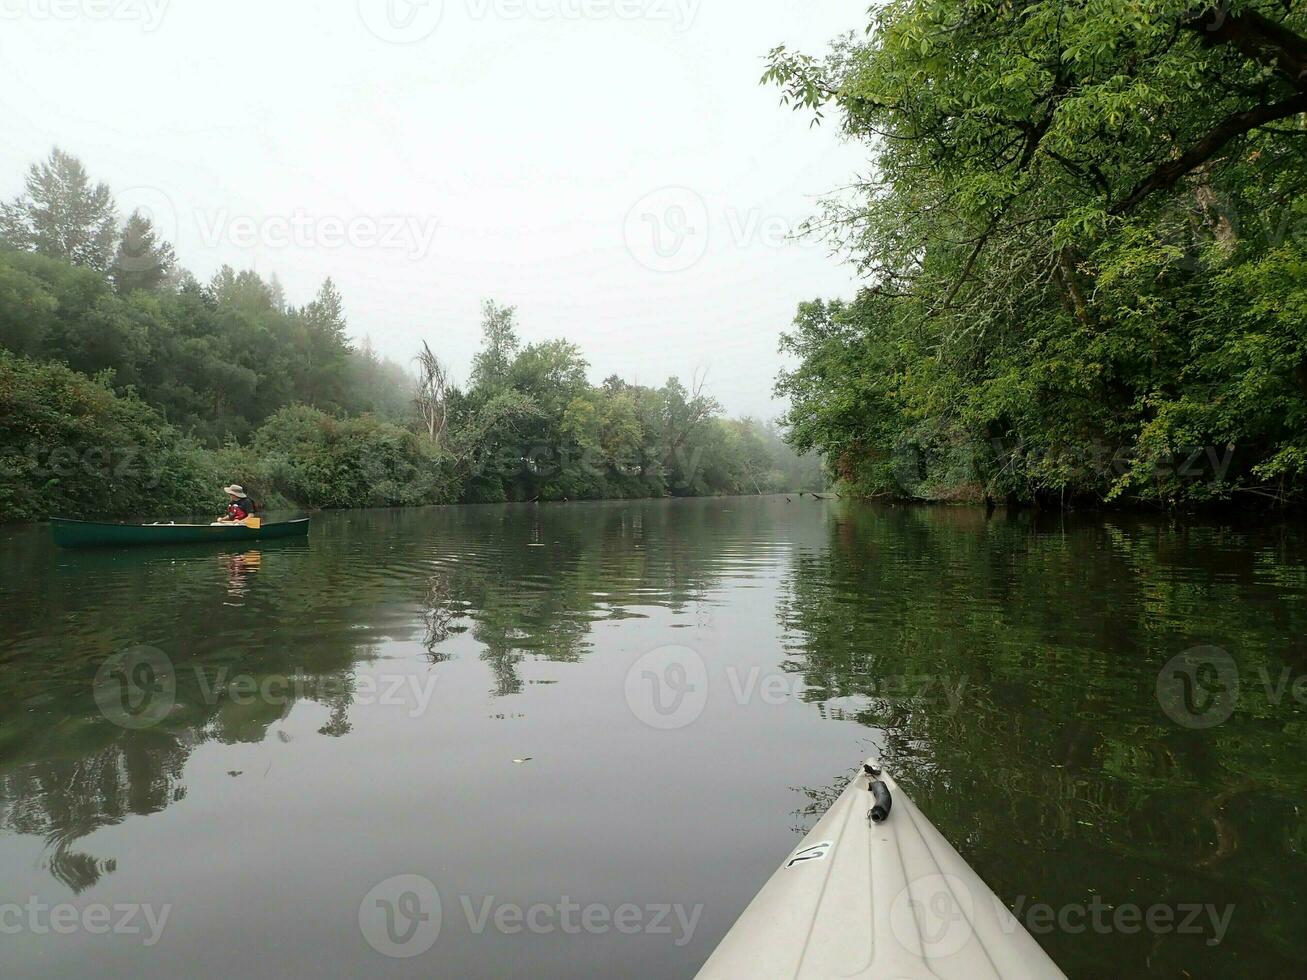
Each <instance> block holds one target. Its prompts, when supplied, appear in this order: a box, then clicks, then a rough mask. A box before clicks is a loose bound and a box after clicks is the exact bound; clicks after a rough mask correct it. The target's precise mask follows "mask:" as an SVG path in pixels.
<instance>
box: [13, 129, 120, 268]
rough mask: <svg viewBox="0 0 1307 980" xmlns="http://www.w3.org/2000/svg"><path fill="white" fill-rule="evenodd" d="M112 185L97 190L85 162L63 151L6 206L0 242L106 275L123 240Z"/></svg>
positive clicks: (37, 166)
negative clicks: (118, 242)
mask: <svg viewBox="0 0 1307 980" xmlns="http://www.w3.org/2000/svg"><path fill="white" fill-rule="evenodd" d="M117 220H118V219H117V215H116V212H115V210H114V203H113V198H112V196H110V194H109V187H108V185H107V184H103V183H100V184H93V183H92V182H91V178H90V176H89V175H88V174H87V172H86V168H85V167H84V166H82V163H81V161H80V160H78V159H77V158H76V157H74V156H72V155H70V154H68V153H65V152H64V151H63V150H60V149H59V148H58V147H55V148H54V149H53V150H51V151H50V156H49V157H48V158H47V159H46V160H44V161H43V162H41V163H34V164H32V167H31V169H30V170H28V173H27V183H26V189H25V192H24V193H23V194H22V195H20V196H19V197H18V198H17V199H16V200H14V201H12V202H11V203H9V204H4V205H0V240H3V241H4V242H6V243H7V244H8V245H9V246H10V247H13V248H20V249H24V250H28V251H35V252H40V253H41V254H42V255H48V256H50V257H51V258H56V259H64V260H66V261H68V262H72V263H74V264H75V265H82V266H86V267H87V268H89V269H95V270H96V271H97V272H105V271H106V270H108V268H109V264H110V262H111V260H112V259H113V255H114V244H115V242H116V241H117V238H118V227H117Z"/></svg>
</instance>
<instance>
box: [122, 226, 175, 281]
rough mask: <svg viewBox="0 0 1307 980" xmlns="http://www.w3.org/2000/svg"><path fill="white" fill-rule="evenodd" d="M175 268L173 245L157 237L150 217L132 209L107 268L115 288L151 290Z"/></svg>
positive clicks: (167, 277)
mask: <svg viewBox="0 0 1307 980" xmlns="http://www.w3.org/2000/svg"><path fill="white" fill-rule="evenodd" d="M176 267H177V256H176V254H175V253H174V252H173V249H172V246H171V245H170V244H168V243H167V242H165V241H164V240H163V239H161V238H159V237H158V235H157V234H156V233H155V230H154V224H153V223H152V222H151V221H150V219H149V218H147V217H146V216H145V215H143V214H141V212H140V211H133V212H132V216H131V217H130V218H128V219H127V225H126V227H124V228H123V233H122V235H121V236H120V237H119V239H118V251H117V252H116V253H115V255H114V259H113V264H112V265H111V266H110V267H109V278H110V280H112V282H113V285H114V288H115V289H117V290H118V292H119V293H124V294H125V293H130V292H132V291H134V290H137V289H144V290H146V291H148V292H154V291H156V290H158V289H159V288H160V287H161V286H163V285H164V284H165V283H167V282H169V281H170V280H171V279H172V275H173V273H174V271H175V270H176Z"/></svg>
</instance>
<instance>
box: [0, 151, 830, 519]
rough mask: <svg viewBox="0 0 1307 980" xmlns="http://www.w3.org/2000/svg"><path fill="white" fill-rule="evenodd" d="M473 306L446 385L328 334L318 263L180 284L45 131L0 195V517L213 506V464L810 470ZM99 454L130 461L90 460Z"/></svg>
mask: <svg viewBox="0 0 1307 980" xmlns="http://www.w3.org/2000/svg"><path fill="white" fill-rule="evenodd" d="M483 329H484V333H485V344H484V348H483V350H482V351H481V353H480V354H479V355H478V356H477V358H476V360H475V363H474V365H473V370H472V375H471V379H470V385H469V387H468V388H467V389H466V390H461V389H459V388H458V387H457V386H455V385H454V384H453V383H452V382H451V381H450V380H449V375H448V372H447V370H446V369H445V368H444V366H443V365H442V364H441V363H440V362H439V359H438V358H436V356H435V355H434V354H432V353H431V350H430V348H429V347H428V346H427V345H426V344H423V346H422V349H421V352H420V356H419V358H418V359H417V360H418V361H419V363H420V366H421V367H422V373H421V376H420V380H416V381H415V379H414V377H413V376H412V375H411V374H410V373H409V371H408V370H406V369H405V368H404V367H402V366H400V365H398V364H395V363H394V362H391V361H386V360H383V359H381V358H378V357H377V356H376V355H375V354H374V353H373V352H372V350H371V347H370V345H368V344H367V343H366V342H364V343H363V344H362V345H356V344H354V343H352V342H351V340H350V338H349V336H348V324H347V321H346V316H345V310H344V301H343V299H342V297H341V295H340V293H339V291H338V290H337V289H336V287H335V285H334V284H333V283H332V281H331V280H330V279H328V280H326V282H324V283H323V284H322V287H321V289H320V290H319V292H318V294H317V296H316V297H315V298H314V299H313V300H312V301H311V302H309V303H307V304H305V305H304V306H302V307H294V306H292V305H290V304H288V303H287V301H286V298H285V296H284V295H283V293H282V290H281V287H280V286H279V285H278V283H277V281H276V279H275V278H273V279H272V280H270V281H265V280H264V279H263V278H261V277H260V276H259V275H258V274H256V273H254V272H252V271H243V272H237V271H236V270H234V269H231V268H230V267H226V266H224V267H223V268H222V269H221V270H220V271H219V272H218V273H217V275H215V276H214V277H213V279H212V280H211V281H210V282H209V283H207V284H203V285H202V284H200V283H199V282H198V281H197V280H196V279H195V278H194V277H193V276H191V275H190V274H189V273H187V272H185V271H183V270H181V269H179V268H178V266H177V264H176V259H175V256H174V254H173V249H172V246H171V245H170V244H168V243H167V242H165V241H163V240H162V239H161V238H160V237H159V236H158V234H157V232H156V230H155V229H154V227H153V226H152V225H151V223H150V221H149V219H148V218H146V217H145V216H143V215H141V214H140V213H133V214H132V215H130V216H129V217H128V219H127V220H126V222H125V223H124V224H123V225H122V227H121V228H119V227H118V223H117V216H116V211H115V208H114V204H113V199H112V197H111V195H110V193H109V190H108V188H107V187H105V185H103V184H93V183H92V181H91V180H90V178H89V177H88V176H87V174H86V171H85V169H84V168H83V167H82V165H81V163H80V162H78V161H77V160H76V159H75V158H73V157H71V156H69V155H67V154H65V153H63V152H61V151H59V150H55V151H54V152H53V153H52V154H51V156H50V158H49V159H48V160H47V161H45V162H43V163H41V164H38V165H36V166H34V167H32V169H31V172H30V173H29V175H28V181H27V187H26V191H25V193H24V194H23V195H22V196H20V197H19V198H18V199H17V200H16V201H14V202H12V203H10V204H6V205H3V206H0V353H5V352H7V353H6V356H5V360H4V362H3V365H4V375H3V377H4V383H5V391H4V399H5V402H4V407H5V417H4V419H3V421H2V422H0V434H3V436H4V438H3V440H0V458H2V459H4V460H5V461H6V462H5V465H4V469H3V471H0V520H6V519H8V520H15V519H27V518H33V517H44V516H49V515H52V514H62V515H65V516H79V515H92V514H103V515H113V516H124V515H148V514H156V515H164V514H166V515H173V514H177V513H186V514H204V513H213V512H217V511H218V510H219V509H220V508H221V505H222V502H223V498H222V494H221V489H220V488H221V487H222V486H223V485H224V484H226V483H228V482H231V481H233V480H234V481H236V482H240V483H242V484H243V485H244V486H246V487H247V488H249V489H250V490H251V491H253V492H254V493H255V494H256V497H258V498H260V499H261V500H262V501H263V502H264V504H265V506H267V505H271V506H277V505H285V504H295V505H299V506H305V507H354V506H373V505H377V506H382V505H384V506H401V505H413V504H431V503H444V502H448V501H455V500H470V501H496V500H559V499H582V498H589V499H593V498H600V497H636V496H662V495H665V494H667V495H671V494H675V495H690V494H712V493H760V492H764V491H772V490H780V489H815V488H818V487H820V485H821V473H820V467H819V465H818V464H817V462H816V460H815V459H814V458H811V457H809V458H806V459H801V458H800V457H798V456H797V455H796V454H795V453H794V452H793V451H792V450H791V449H790V448H789V447H788V446H786V445H785V444H784V443H783V442H782V440H781V439H780V438H779V436H778V435H777V433H776V432H775V431H774V430H772V429H770V428H769V427H766V426H763V425H761V424H759V423H757V422H754V421H752V420H748V419H745V420H740V421H731V420H726V419H724V418H722V417H721V408H720V406H719V405H718V404H717V402H716V401H714V400H713V399H712V398H710V397H709V396H707V395H705V394H703V393H702V391H701V390H700V389H701V386H700V385H696V390H694V391H692V392H691V391H687V390H686V388H685V387H684V385H682V384H681V383H680V382H678V381H676V380H670V381H668V382H667V384H665V385H664V386H663V387H661V388H657V389H653V388H645V387H640V386H635V385H627V384H626V383H624V382H623V381H621V380H620V379H618V378H610V379H608V380H607V381H605V382H604V384H603V385H602V386H600V387H595V386H592V385H591V384H590V383H589V382H588V381H587V379H586V368H587V365H586V362H585V360H584V359H583V358H582V356H581V353H580V351H579V350H578V349H577V348H576V347H575V346H573V345H572V344H569V343H567V342H566V341H562V340H556V341H549V342H546V343H539V344H532V345H528V346H526V347H523V346H522V345H521V343H520V342H519V340H518V336H517V330H516V325H515V312H514V310H513V309H512V308H511V307H504V306H499V305H497V304H495V303H492V302H491V303H487V304H486V305H485V309H484V324H483ZM93 379H94V380H93ZM121 455H127V456H130V457H132V458H133V459H134V460H136V463H137V466H138V470H137V471H134V472H133V473H132V474H131V475H130V476H128V475H115V476H113V478H112V479H110V480H107V481H106V480H105V479H104V470H105V468H106V467H107V468H108V469H109V471H110V472H112V473H116V472H117V463H116V462H113V463H106V462H102V461H101V460H102V458H103V459H109V460H116V459H117V457H118V456H121ZM52 457H57V459H58V460H59V462H58V463H57V464H55V465H52V464H50V462H49V460H50V459H51V458H52ZM69 460H71V461H73V462H71V463H70V462H69ZM88 460H91V462H90V463H88V462H87V461H88Z"/></svg>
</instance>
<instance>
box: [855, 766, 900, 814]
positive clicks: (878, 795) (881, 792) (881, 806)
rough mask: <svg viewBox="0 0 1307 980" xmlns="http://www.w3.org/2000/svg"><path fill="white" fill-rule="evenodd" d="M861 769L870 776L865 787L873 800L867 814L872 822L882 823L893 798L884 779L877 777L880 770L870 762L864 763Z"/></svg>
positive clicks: (892, 803) (892, 802)
mask: <svg viewBox="0 0 1307 980" xmlns="http://www.w3.org/2000/svg"><path fill="white" fill-rule="evenodd" d="M862 771H863V772H865V773H866V774H867V775H868V776H870V777H871V782H870V783H868V784H867V789H868V791H870V793H871V798H872V800H873V801H874V802H873V803H872V805H871V809H870V810H869V811H868V812H867V816H868V817H870V818H871V822H872V823H884V822H885V821H886V820H887V819H888V818H889V811H890V807H892V806H893V805H894V800H893V798H892V797H891V796H890V793H889V787H888V786H886V785H885V783H884V781H883V780H881V779H878V778H877V777H878V776H879V775H880V770H879V769H877V768H876V767H875V766H872V765H871V764H870V763H864V764H863V766H862Z"/></svg>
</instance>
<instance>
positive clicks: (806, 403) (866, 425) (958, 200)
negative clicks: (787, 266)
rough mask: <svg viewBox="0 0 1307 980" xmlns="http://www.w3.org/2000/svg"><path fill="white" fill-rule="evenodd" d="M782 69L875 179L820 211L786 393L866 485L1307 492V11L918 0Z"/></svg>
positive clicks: (1069, 494) (807, 440) (1161, 3)
mask: <svg viewBox="0 0 1307 980" xmlns="http://www.w3.org/2000/svg"><path fill="white" fill-rule="evenodd" d="M870 18H871V24H870V26H869V28H868V30H867V32H866V34H865V35H863V34H860V35H858V36H856V37H853V36H850V37H848V38H845V39H842V40H839V41H837V42H836V43H835V45H834V47H833V50H832V51H831V52H830V54H829V56H828V57H826V58H824V59H816V58H812V57H809V56H806V55H801V54H795V53H793V52H790V51H786V50H785V49H783V48H778V49H776V50H775V51H773V52H772V54H771V60H770V63H769V66H768V69H767V71H766V73H765V76H764V80H765V81H766V82H769V83H774V84H775V85H777V86H779V88H780V90H781V92H782V94H783V98H784V100H786V101H788V102H789V103H790V104H792V105H793V106H794V107H796V108H799V109H806V110H811V111H815V112H816V113H817V115H818V117H820V116H821V115H822V113H823V112H830V113H831V118H834V119H837V120H838V125H839V126H840V127H841V129H842V131H843V133H844V135H846V136H847V137H848V138H849V139H851V140H853V141H857V142H860V143H862V144H864V145H865V146H866V147H867V150H868V154H869V164H870V165H869V166H868V167H867V168H866V173H867V174H868V175H869V176H868V177H866V178H865V179H862V180H860V181H859V182H858V183H857V184H855V186H854V187H853V188H851V189H850V192H849V193H848V194H843V195H841V196H840V197H839V198H838V199H836V200H832V201H831V202H830V204H829V207H828V208H827V209H826V211H825V212H824V213H823V214H822V216H821V218H820V219H818V220H815V221H814V222H813V226H814V229H819V230H822V231H825V232H827V233H829V235H830V236H831V237H832V238H833V240H834V242H835V243H836V244H837V245H839V246H842V247H843V248H845V249H847V251H848V252H849V253H850V254H851V255H852V256H853V257H854V258H855V259H856V261H857V263H858V266H859V268H860V269H861V271H862V272H864V273H865V275H866V277H867V280H868V286H867V288H866V289H865V290H863V291H862V292H861V293H860V294H859V295H858V296H857V297H856V298H854V299H853V300H852V301H849V302H843V301H834V302H813V303H807V304H804V305H803V306H802V307H801V308H800V310H799V314H798V317H797V319H796V321H795V325H794V329H793V331H792V332H791V333H790V334H789V335H788V337H787V338H786V341H785V346H786V347H787V348H788V350H789V351H790V352H791V353H793V354H795V355H796V356H797V358H798V365H797V367H796V368H795V369H794V370H792V371H789V372H787V373H785V374H784V375H783V376H782V378H781V380H780V384H779V392H780V393H781V394H783V395H785V396H787V397H788V398H789V399H790V401H791V406H792V408H791V411H790V414H789V417H788V422H789V430H790V432H791V434H792V438H793V441H794V445H795V446H797V447H799V448H800V449H802V450H805V451H806V450H810V449H818V450H820V451H822V452H824V453H825V454H826V456H827V458H828V460H829V461H830V465H831V467H832V469H833V471H834V472H835V473H836V474H837V475H838V476H839V478H840V479H841V480H842V481H843V483H844V485H845V486H846V487H847V488H849V489H850V490H852V491H855V492H858V493H862V494H867V495H881V494H886V495H903V496H912V497H927V498H949V497H971V498H980V497H985V496H988V497H990V498H991V499H994V500H1003V499H1005V498H1006V499H1008V500H1010V501H1012V502H1014V503H1018V504H1020V503H1034V504H1041V503H1042V504H1053V505H1054V506H1057V505H1060V504H1061V503H1063V502H1071V501H1081V502H1088V503H1101V502H1105V501H1130V502H1140V503H1148V504H1161V505H1174V504H1187V503H1203V502H1208V501H1244V502H1262V503H1272V502H1281V503H1282V502H1285V501H1290V500H1296V499H1300V498H1301V497H1302V495H1303V492H1304V490H1307V8H1304V6H1303V5H1302V4H1292V3H1280V2H1278V0H1277V2H1272V0H1247V2H1241V3H1236V4H1230V5H1226V4H1219V5H1217V4H1212V5H1209V4H1204V3H1192V2H1188V0H1185V2H1179V0H1137V2H1133V3H1129V4H1113V3H1098V2H1063V0H1021V2H1016V3H994V2H990V0H901V2H895V3H890V4H887V5H883V6H877V7H875V8H873V10H872V13H871V15H870Z"/></svg>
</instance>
